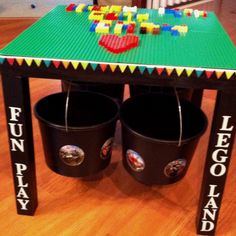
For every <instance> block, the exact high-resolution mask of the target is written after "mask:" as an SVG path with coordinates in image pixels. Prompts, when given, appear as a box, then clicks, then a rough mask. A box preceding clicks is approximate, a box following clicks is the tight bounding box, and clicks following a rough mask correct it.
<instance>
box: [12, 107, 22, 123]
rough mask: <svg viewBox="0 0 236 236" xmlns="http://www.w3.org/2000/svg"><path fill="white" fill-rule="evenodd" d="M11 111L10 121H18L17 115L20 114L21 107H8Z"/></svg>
mask: <svg viewBox="0 0 236 236" xmlns="http://www.w3.org/2000/svg"><path fill="white" fill-rule="evenodd" d="M9 108H10V111H11V118H10V120H11V121H18V119H17V117H19V116H20V112H21V108H19V107H9Z"/></svg>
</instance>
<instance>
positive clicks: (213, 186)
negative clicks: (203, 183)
mask: <svg viewBox="0 0 236 236" xmlns="http://www.w3.org/2000/svg"><path fill="white" fill-rule="evenodd" d="M209 186H210V191H209V194H208V197H219V195H220V193H217V194H215V189H216V187H217V185H213V184H210V185H209ZM214 194H215V195H214Z"/></svg>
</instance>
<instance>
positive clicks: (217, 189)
mask: <svg viewBox="0 0 236 236" xmlns="http://www.w3.org/2000/svg"><path fill="white" fill-rule="evenodd" d="M235 105H236V97H235V95H234V91H231V90H229V91H227V90H224V91H218V94H217V100H216V105H215V111H214V117H213V122H212V127H211V134H210V139H209V146H208V153H207V158H206V163H205V169H204V176H203V180H202V189H201V195H200V202H199V209H198V216H197V217H198V218H197V233H198V234H202V235H214V234H215V230H216V225H217V219H218V216H219V211H220V206H221V201H222V198H223V193H224V187H225V181H226V176H227V173H228V166H229V163H230V157H231V152H232V148H233V144H234V136H235V125H236V107H235Z"/></svg>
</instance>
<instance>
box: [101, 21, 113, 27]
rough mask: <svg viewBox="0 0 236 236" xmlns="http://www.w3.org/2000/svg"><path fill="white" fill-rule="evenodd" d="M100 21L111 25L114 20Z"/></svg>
mask: <svg viewBox="0 0 236 236" xmlns="http://www.w3.org/2000/svg"><path fill="white" fill-rule="evenodd" d="M100 22H101V23H104V24H108V25H110V26H111V25H112V20H101V21H100Z"/></svg>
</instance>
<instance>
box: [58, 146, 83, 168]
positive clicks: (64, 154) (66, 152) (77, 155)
mask: <svg viewBox="0 0 236 236" xmlns="http://www.w3.org/2000/svg"><path fill="white" fill-rule="evenodd" d="M59 156H60V158H61V159H62V161H63V162H64V163H65V164H67V165H69V166H78V165H80V164H81V163H82V162H83V161H84V151H83V150H82V149H81V148H79V147H78V146H75V145H65V146H63V147H61V148H60V150H59Z"/></svg>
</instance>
